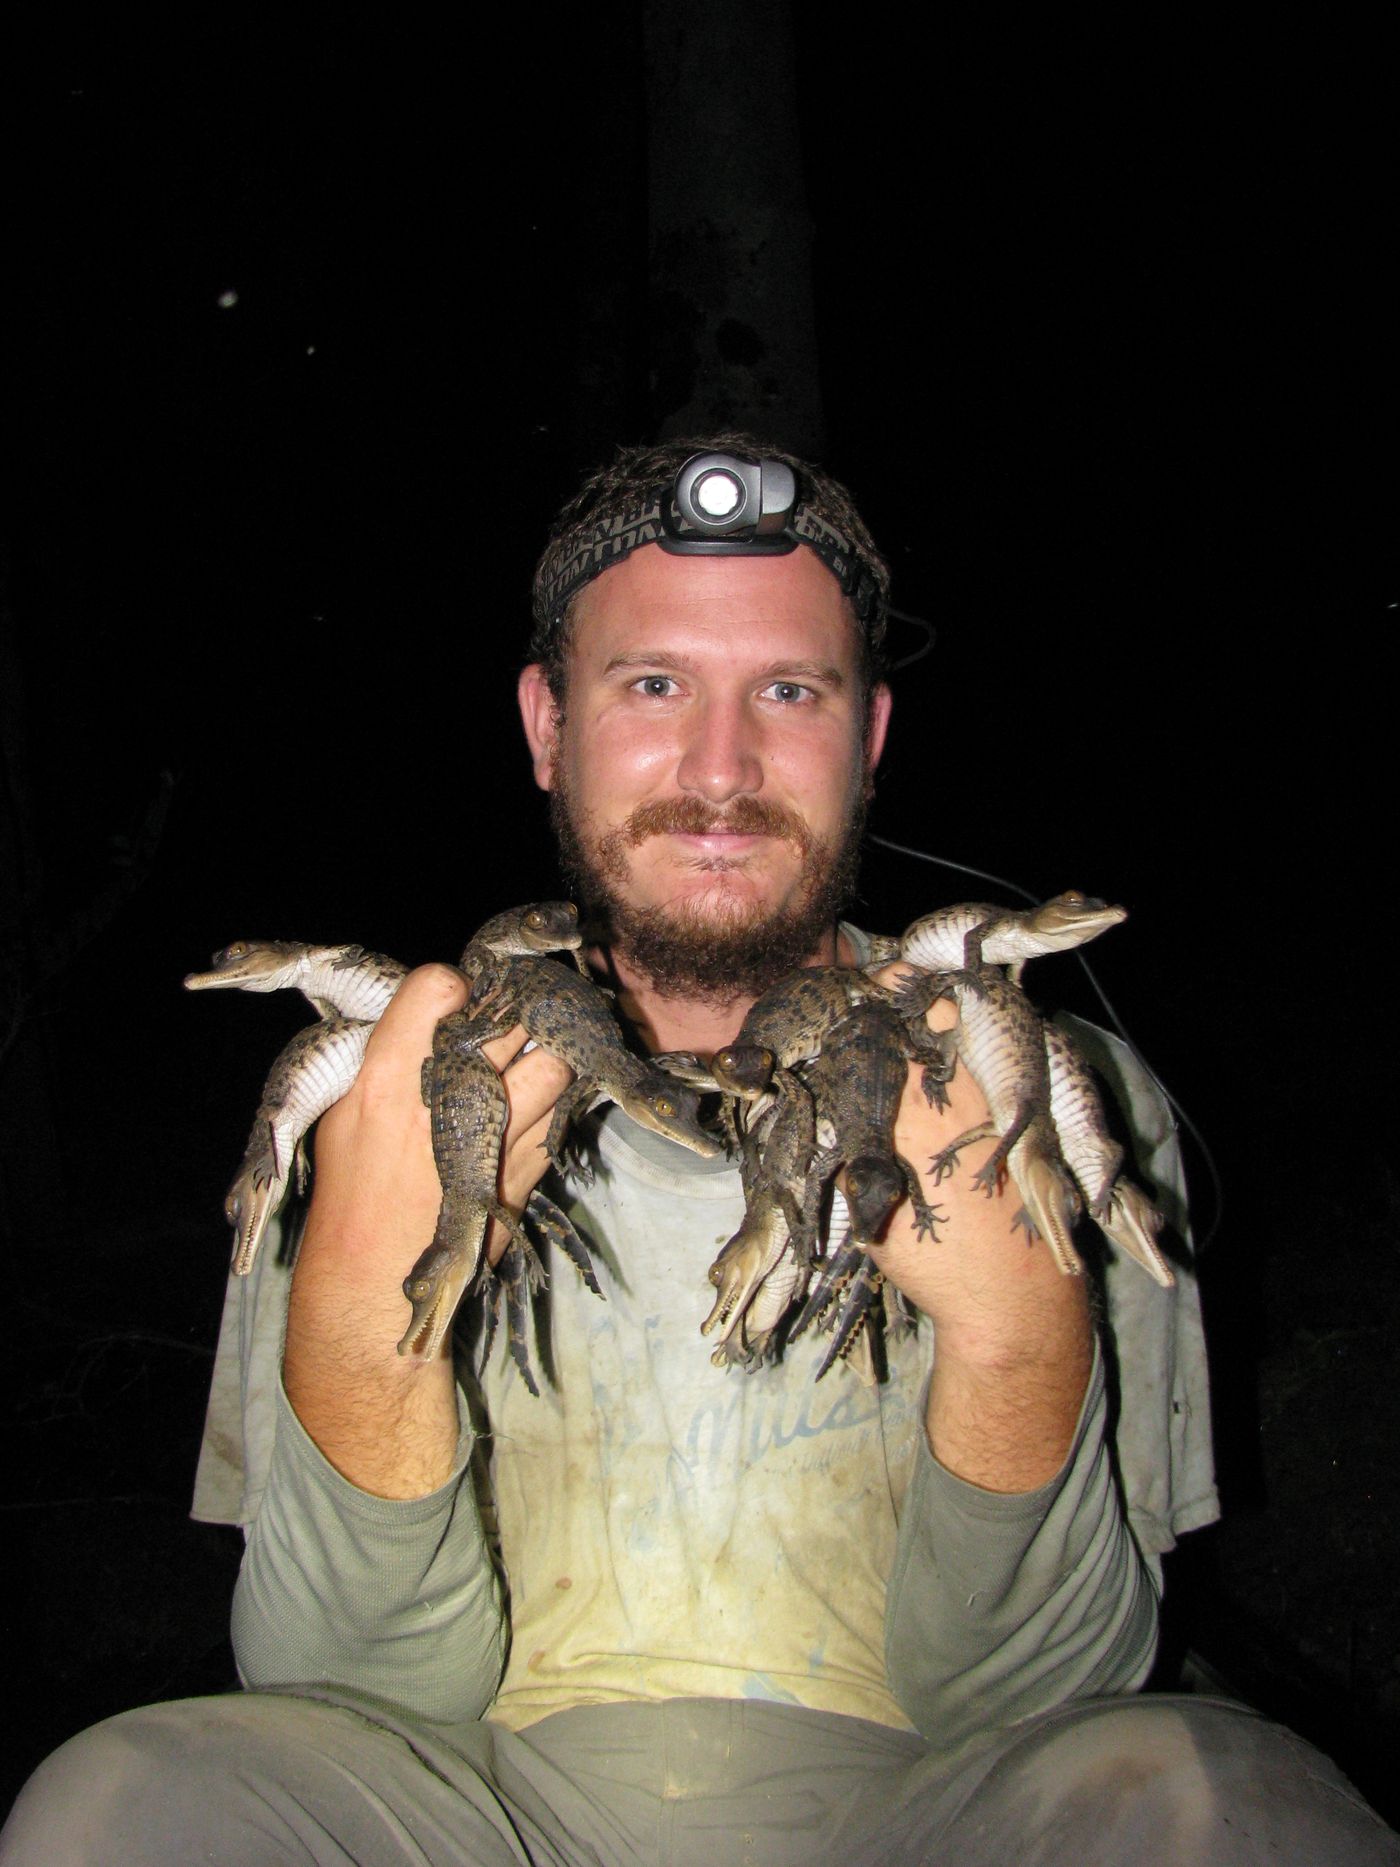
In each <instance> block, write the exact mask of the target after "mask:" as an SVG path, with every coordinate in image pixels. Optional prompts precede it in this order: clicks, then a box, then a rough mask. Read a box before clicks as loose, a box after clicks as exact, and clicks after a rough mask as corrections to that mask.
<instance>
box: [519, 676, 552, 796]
mask: <svg viewBox="0 0 1400 1867" xmlns="http://www.w3.org/2000/svg"><path fill="white" fill-rule="evenodd" d="M516 695H517V697H518V699H519V701H520V718H521V722H522V724H523V725H524V727H525V739H526V743H527V744H528V745H529V747H530V762H531V764H533V766H534V768H535V783H536V784H537V785H538V786H539V787H540V789H541V790H542V791H551V790H553V788H554V747H555V740H556V738H557V737H558V732H559V714H558V709H557V708H556V707H555V704H554V696H553V694H552V693H550V691H549V682H548V681H547V680H546V679H545V674H544V667H543V665H542V664H541V663H540V662H538V661H532V662H531V663H530V665H529V667H527V668H522V669H521V671H520V681H519V683H518V685H517V687H516Z"/></svg>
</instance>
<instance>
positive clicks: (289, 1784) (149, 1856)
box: [0, 1693, 518, 1867]
mask: <svg viewBox="0 0 1400 1867" xmlns="http://www.w3.org/2000/svg"><path fill="white" fill-rule="evenodd" d="M449 1764H450V1774H451V1776H452V1778H453V1780H452V1781H449V1780H448V1775H449ZM508 1836H509V1823H508V1821H506V1820H505V1819H504V1818H503V1816H502V1815H501V1813H500V1810H499V1807H498V1801H497V1798H496V1796H495V1794H494V1792H493V1790H492V1788H491V1786H490V1785H489V1784H487V1783H486V1782H485V1781H484V1780H483V1779H482V1778H481V1777H480V1776H479V1774H478V1773H477V1772H476V1771H475V1770H473V1769H472V1768H471V1767H470V1766H469V1765H467V1764H466V1763H465V1761H463V1760H461V1759H451V1760H448V1759H446V1758H444V1767H442V1768H438V1769H434V1768H431V1767H425V1764H424V1763H423V1761H422V1760H421V1759H420V1757H419V1756H418V1755H417V1753H416V1749H415V1746H414V1745H413V1744H412V1743H410V1742H408V1741H407V1740H406V1738H405V1737H404V1735H402V1734H401V1733H399V1732H397V1731H395V1730H393V1729H390V1728H386V1727H385V1726H382V1725H380V1724H378V1723H376V1722H375V1721H374V1720H373V1719H372V1718H369V1717H367V1716H364V1715H362V1714H361V1713H359V1712H357V1711H354V1710H352V1709H350V1708H349V1707H344V1706H339V1705H333V1704H329V1703H325V1702H322V1701H320V1700H317V1699H309V1698H300V1697H296V1696H294V1695H292V1694H282V1693H232V1694H230V1695H229V1696H227V1697H224V1698H203V1699H186V1700H183V1701H181V1702H179V1703H176V1704H172V1705H149V1706H147V1707H145V1708H144V1709H143V1710H141V1711H133V1712H124V1713H123V1714H122V1715H121V1716H120V1717H117V1718H109V1719H108V1720H107V1721H106V1722H105V1723H104V1724H99V1725H94V1726H93V1728H92V1729H91V1730H90V1731H84V1732H82V1733H81V1734H80V1735H79V1736H77V1737H75V1738H73V1739H71V1740H70V1742H68V1743H67V1744H65V1745H64V1746H63V1747H62V1749H60V1750H57V1751H55V1753H54V1754H53V1756H52V1757H50V1758H49V1760H48V1761H47V1762H46V1763H44V1764H42V1765H41V1766H40V1768H39V1769H38V1770H36V1771H35V1773H34V1775H33V1776H32V1777H31V1778H30V1780H29V1782H28V1784H27V1785H26V1787H25V1788H24V1790H23V1791H22V1792H21V1794H20V1797H19V1800H18V1801H17V1802H16V1804H15V1807H14V1810H13V1812H12V1814H11V1816H10V1820H9V1822H8V1824H7V1825H6V1828H5V1831H4V1834H3V1837H0V1861H3V1863H4V1867H30V1864H31V1863H33V1864H34V1867H39V1864H40V1863H42V1867H53V1863H54V1862H55V1861H62V1862H64V1864H65V1867H89V1863H94V1864H95V1863H97V1862H101V1863H103V1867H110V1863H111V1862H113V1861H128V1860H130V1861H141V1862H142V1863H143V1864H144V1863H149V1864H150V1867H164V1864H165V1863H167V1862H168V1863H171V1867H173V1864H174V1863H176V1862H178V1863H179V1867H188V1863H189V1862H190V1861H192V1860H211V1861H230V1862H232V1861H245V1860H268V1861H271V1860H295V1861H306V1862H316V1863H336V1864H342V1863H344V1864H347V1867H348V1863H350V1862H353V1861H358V1860H374V1861H383V1862H392V1861H396V1860H403V1861H410V1860H411V1861H415V1862H419V1863H421V1862H423V1861H425V1860H427V1861H434V1862H436V1861H444V1862H445V1861H449V1860H450V1861H454V1862H460V1861H462V1860H474V1861H480V1862H487V1861H510V1860H513V1859H517V1858H518V1855H517V1854H516V1853H515V1852H514V1851H513V1850H512V1849H511V1848H510V1846H509V1845H508ZM503 1837H504V1839H503Z"/></svg>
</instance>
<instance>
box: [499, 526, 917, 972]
mask: <svg viewBox="0 0 1400 1867" xmlns="http://www.w3.org/2000/svg"><path fill="white" fill-rule="evenodd" d="M521 706H522V712H523V714H524V719H525V730H526V736H527V738H528V739H529V741H530V749H531V753H532V755H533V757H534V762H535V775H536V778H537V781H538V782H539V783H540V784H541V785H542V786H543V787H544V788H545V789H546V790H548V791H550V792H551V793H552V804H553V807H554V814H555V819H556V823H557V824H558V825H559V827H560V829H561V833H562V838H563V842H564V845H565V856H566V860H567V861H569V863H570V866H571V867H573V868H575V869H576V870H577V871H579V873H580V879H581V884H582V886H583V888H584V892H585V894H586V895H587V896H588V897H589V906H590V907H591V908H593V909H595V911H596V910H597V909H598V908H600V907H601V908H603V909H604V910H605V911H606V912H607V914H608V916H609V919H610V921H611V938H612V940H613V942H614V944H615V945H616V946H618V947H619V948H620V949H621V950H622V952H623V953H624V954H625V955H627V956H628V957H629V958H630V959H631V960H632V961H633V963H634V964H635V965H636V966H637V967H638V969H639V970H640V971H642V972H644V973H647V974H648V975H649V976H650V977H651V978H652V980H653V982H654V983H655V984H656V985H658V986H659V987H661V988H663V989H670V990H671V991H673V992H674V993H675V994H676V995H680V996H687V995H695V996H701V997H710V998H724V997H726V996H727V997H728V998H731V999H732V998H734V997H737V996H740V995H741V994H742V993H743V992H745V991H752V990H755V989H762V985H763V984H767V983H768V982H769V979H768V978H767V977H762V978H761V979H758V978H756V977H755V975H756V974H771V975H772V976H773V977H777V976H780V975H781V973H782V972H784V971H787V970H788V969H790V967H792V966H794V965H798V964H801V963H802V962H803V961H804V960H808V959H810V958H812V957H813V956H814V954H815V953H816V952H817V950H818V949H819V948H820V946H821V942H822V938H823V935H828V936H829V931H830V927H831V923H832V920H833V919H834V915H835V912H836V909H837V907H838V906H839V905H840V898H841V897H842V895H843V894H844V892H845V889H846V887H847V886H848V885H849V881H850V878H851V877H850V871H851V868H852V865H853V861H854V854H855V851H854V847H853V843H854V841H855V840H857V839H858V834H859V829H858V826H859V819H860V816H861V809H862V804H863V800H864V796H865V792H866V789H867V785H868V781H869V775H870V772H871V771H872V770H873V768H874V765H875V762H876V760H877V759H878V758H879V755H880V749H881V746H882V745H883V741H884V732H885V724H886V721H887V718H888V713H889V694H888V691H887V690H886V689H884V688H878V689H877V690H876V691H875V694H874V695H873V696H871V698H870V722H869V725H870V730H869V734H868V736H867V735H866V731H865V728H866V718H865V707H866V703H865V699H864V697H863V696H862V693H861V691H860V678H859V668H858V662H857V644H856V638H855V626H854V624H853V622H852V620H851V618H850V614H849V610H848V608H847V605H846V602H845V599H844V598H843V596H842V594H841V590H840V587H839V585H838V584H837V583H836V580H835V579H834V578H833V577H832V576H831V574H830V573H829V572H828V571H827V570H826V569H825V567H824V566H823V565H822V564H821V562H820V561H819V560H818V559H817V558H816V557H814V556H813V555H812V553H811V552H810V551H807V550H805V549H801V548H799V549H798V550H796V551H793V552H791V553H789V554H788V555H786V556H784V557H773V558H752V557H712V558H703V557H680V556H672V555H670V554H669V553H667V552H664V551H662V550H661V549H660V548H659V547H658V546H655V545H649V546H646V547H644V548H643V549H642V550H639V551H635V552H633V553H632V555H631V556H630V557H628V558H626V559H625V560H624V561H623V562H622V563H621V564H619V565H617V566H615V567H614V568H613V569H612V570H609V571H606V572H604V574H603V575H602V576H601V577H599V578H597V579H596V580H595V581H594V582H593V583H592V584H590V585H589V586H588V588H587V589H586V590H585V591H584V592H583V593H582V596H581V597H580V599H579V604H578V611H577V615H576V620H575V627H574V631H573V639H572V643H571V645H570V649H569V660H568V687H567V694H566V701H565V707H564V717H563V719H562V720H561V719H559V718H558V717H557V715H556V713H555V710H554V707H553V703H552V699H551V697H550V695H549V693H548V690H547V688H546V687H545V684H544V679H543V675H542V672H541V670H540V669H539V668H538V667H537V666H535V667H531V668H527V669H526V670H525V673H524V675H523V676H522V677H521Z"/></svg>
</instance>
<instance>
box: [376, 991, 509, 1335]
mask: <svg viewBox="0 0 1400 1867" xmlns="http://www.w3.org/2000/svg"><path fill="white" fill-rule="evenodd" d="M423 1100H424V1102H425V1103H427V1105H428V1107H429V1108H430V1109H431V1111H432V1134H433V1159H434V1161H435V1162H436V1164H437V1170H438V1179H439V1181H440V1182H441V1185H442V1205H441V1206H440V1208H439V1210H438V1221H437V1228H436V1230H435V1231H434V1233H433V1237H432V1242H431V1243H430V1244H429V1245H428V1246H427V1248H426V1249H425V1250H424V1251H423V1253H422V1255H421V1256H420V1257H419V1259H418V1261H417V1262H416V1263H415V1264H414V1266H413V1269H412V1270H411V1271H410V1272H409V1273H408V1276H407V1277H405V1278H404V1283H403V1293H404V1295H405V1296H406V1297H407V1298H408V1300H409V1302H410V1303H411V1304H412V1306H413V1317H412V1320H411V1321H410V1323H409V1325H408V1328H407V1330H406V1331H405V1332H404V1335H403V1338H402V1340H401V1341H400V1343H399V1353H400V1354H401V1355H406V1354H408V1353H409V1352H410V1350H412V1351H414V1352H416V1353H419V1354H422V1355H425V1356H433V1355H435V1354H436V1353H437V1351H438V1349H439V1348H440V1347H441V1346H442V1343H443V1340H444V1339H445V1337H446V1335H447V1332H448V1330H449V1329H450V1328H451V1326H452V1318H453V1316H454V1315H455V1314H456V1311H457V1305H458V1303H459V1302H460V1301H461V1299H462V1296H463V1294H464V1292H465V1291H466V1289H467V1287H468V1285H469V1284H471V1282H472V1281H473V1279H474V1278H475V1277H476V1274H477V1272H478V1271H479V1270H480V1269H481V1261H482V1251H483V1248H484V1246H485V1243H486V1224H487V1220H488V1219H492V1218H495V1219H499V1220H500V1222H501V1223H502V1225H504V1226H505V1227H506V1229H507V1230H508V1232H509V1233H510V1236H511V1238H512V1239H513V1240H516V1241H518V1242H519V1243H520V1244H521V1245H522V1248H525V1249H528V1246H527V1245H526V1241H525V1237H524V1233H523V1232H522V1231H521V1229H520V1226H519V1224H518V1222H517V1220H516V1219H515V1216H514V1214H512V1213H510V1212H508V1211H507V1210H506V1208H505V1207H504V1206H503V1205H502V1204H501V1202H500V1199H499V1197H498V1196H497V1192H496V1178H497V1174H498V1172H499V1170H500V1162H501V1140H502V1137H503V1136H504V1134H505V1131H506V1118H507V1114H508V1112H509V1105H508V1104H507V1101H506V1092H505V1088H504V1086H503V1085H502V1083H501V1079H500V1076H499V1075H498V1074H497V1072H496V1071H495V1069H493V1068H492V1066H491V1064H490V1062H489V1061H488V1060H487V1058H486V1057H484V1056H483V1055H482V1054H481V1052H480V1050H478V1049H477V1048H476V1046H475V1045H474V1044H471V1043H469V1042H464V1041H463V1040H462V1038H461V1036H460V1035H459V1032H458V1030H457V1029H456V1028H455V1020H454V1019H451V1018H444V1019H442V1021H441V1022H440V1023H439V1025H438V1027H437V1029H436V1031H434V1033H433V1054H432V1055H431V1057H428V1058H427V1059H425V1061H424V1064H423Z"/></svg>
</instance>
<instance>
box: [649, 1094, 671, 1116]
mask: <svg viewBox="0 0 1400 1867" xmlns="http://www.w3.org/2000/svg"><path fill="white" fill-rule="evenodd" d="M652 1107H653V1108H654V1109H655V1110H656V1112H657V1114H658V1115H665V1116H667V1117H668V1118H669V1117H670V1116H672V1115H674V1114H675V1112H676V1105H675V1103H674V1102H673V1101H672V1100H671V1098H670V1097H669V1096H657V1098H656V1100H655V1101H654V1102H653V1103H652Z"/></svg>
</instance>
